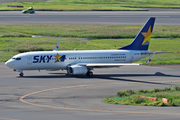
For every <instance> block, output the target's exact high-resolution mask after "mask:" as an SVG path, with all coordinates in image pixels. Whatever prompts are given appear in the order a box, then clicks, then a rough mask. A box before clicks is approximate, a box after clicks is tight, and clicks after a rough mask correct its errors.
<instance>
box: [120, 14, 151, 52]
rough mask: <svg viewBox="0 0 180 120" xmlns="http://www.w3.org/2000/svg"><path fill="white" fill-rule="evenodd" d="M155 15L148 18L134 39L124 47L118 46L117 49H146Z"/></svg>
mask: <svg viewBox="0 0 180 120" xmlns="http://www.w3.org/2000/svg"><path fill="white" fill-rule="evenodd" d="M154 22H155V17H151V18H149V20H148V21H147V22H146V24H145V25H144V27H143V28H142V29H141V31H140V32H139V33H138V35H137V36H136V38H135V39H134V41H133V42H132V43H131V44H130V45H128V46H125V47H122V48H119V50H148V47H149V43H150V40H151V34H152V31H153V27H154Z"/></svg>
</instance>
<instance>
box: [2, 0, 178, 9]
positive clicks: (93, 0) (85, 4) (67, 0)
mask: <svg viewBox="0 0 180 120" xmlns="http://www.w3.org/2000/svg"><path fill="white" fill-rule="evenodd" d="M179 4H180V1H179V0H158V1H157V0H49V1H33V2H13V3H1V4H0V10H22V9H23V8H11V7H7V5H19V6H24V7H25V8H28V7H30V6H33V7H34V9H35V10H47V11H49V10H53V11H73V10H76V11H77V10H83V11H86V10H88V11H93V10H96V11H98V10H101V11H107V10H108V11H113V10H114V11H116V10H118V11H119V10H147V9H140V8H180V6H179Z"/></svg>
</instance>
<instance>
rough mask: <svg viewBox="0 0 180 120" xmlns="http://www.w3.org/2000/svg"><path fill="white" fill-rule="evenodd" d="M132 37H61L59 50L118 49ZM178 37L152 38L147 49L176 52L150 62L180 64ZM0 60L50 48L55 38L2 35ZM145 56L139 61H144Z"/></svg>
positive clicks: (130, 40) (161, 55) (162, 55)
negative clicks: (87, 38)
mask: <svg viewBox="0 0 180 120" xmlns="http://www.w3.org/2000/svg"><path fill="white" fill-rule="evenodd" d="M132 40H133V39H96V40H90V41H91V42H89V41H81V40H77V39H73V38H66V39H61V43H60V48H59V50H74V49H76V50H102V49H118V48H120V47H123V46H125V45H128V44H130V43H131V42H132ZM179 41H180V39H163V41H162V40H161V39H152V40H151V44H150V48H149V50H151V51H168V50H171V51H177V53H166V54H158V55H155V56H154V58H153V60H152V62H151V64H180V61H179V60H180V54H179V52H180V51H179V47H178V46H180V42H179ZM0 43H1V44H0V61H1V62H5V61H7V60H8V59H10V58H11V57H12V56H13V55H16V54H18V53H21V52H29V51H47V50H50V51H51V50H52V49H53V48H54V46H55V45H56V43H57V39H50V38H30V37H3V38H0ZM171 43H174V44H171ZM167 45H168V47H167V48H166V46H167ZM147 59H148V58H145V59H143V60H141V61H139V63H145V62H146V60H147Z"/></svg>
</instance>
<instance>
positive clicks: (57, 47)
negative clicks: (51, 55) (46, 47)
mask: <svg viewBox="0 0 180 120" xmlns="http://www.w3.org/2000/svg"><path fill="white" fill-rule="evenodd" d="M59 43H60V40H58V42H57V44H56V46H55V47H54V50H53V51H58V49H59Z"/></svg>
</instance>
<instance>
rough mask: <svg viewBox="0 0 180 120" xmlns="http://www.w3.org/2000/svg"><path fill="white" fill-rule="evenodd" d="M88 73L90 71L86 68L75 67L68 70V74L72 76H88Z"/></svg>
mask: <svg viewBox="0 0 180 120" xmlns="http://www.w3.org/2000/svg"><path fill="white" fill-rule="evenodd" d="M87 72H88V69H87V68H86V67H85V66H78V65H73V66H69V67H68V69H67V73H68V74H70V75H86V73H87Z"/></svg>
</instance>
